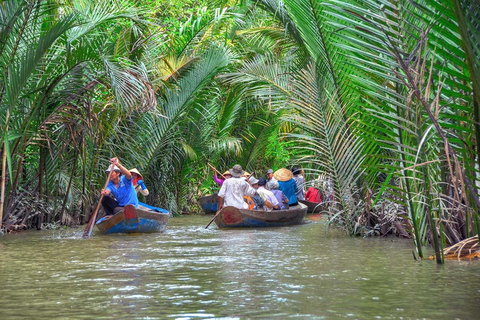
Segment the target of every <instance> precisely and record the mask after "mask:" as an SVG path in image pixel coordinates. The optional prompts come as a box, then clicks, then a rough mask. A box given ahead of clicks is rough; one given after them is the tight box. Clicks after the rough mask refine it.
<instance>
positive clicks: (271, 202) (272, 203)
mask: <svg viewBox="0 0 480 320" xmlns="http://www.w3.org/2000/svg"><path fill="white" fill-rule="evenodd" d="M266 184H267V180H266V179H265V178H263V177H262V178H260V179H258V188H257V193H258V194H259V195H260V197H262V199H263V201H264V202H265V208H266V210H267V211H270V210H278V209H279V203H278V200H277V198H276V197H275V195H274V194H273V193H272V192H271V191H270V190H267V189H266V188H265V186H266Z"/></svg>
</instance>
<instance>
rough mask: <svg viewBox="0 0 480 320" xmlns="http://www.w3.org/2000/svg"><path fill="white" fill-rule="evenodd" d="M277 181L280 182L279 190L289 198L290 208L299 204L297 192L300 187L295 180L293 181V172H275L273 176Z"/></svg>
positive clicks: (283, 169)
mask: <svg viewBox="0 0 480 320" xmlns="http://www.w3.org/2000/svg"><path fill="white" fill-rule="evenodd" d="M273 176H274V177H275V179H277V181H278V189H279V190H281V191H282V192H283V193H284V194H285V195H286V196H287V198H288V204H289V205H290V206H295V205H297V204H298V199H297V192H298V187H297V183H296V182H295V180H293V173H292V171H290V170H288V169H286V168H281V169H278V170H277V171H275V173H274V174H273Z"/></svg>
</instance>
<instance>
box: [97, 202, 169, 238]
mask: <svg viewBox="0 0 480 320" xmlns="http://www.w3.org/2000/svg"><path fill="white" fill-rule="evenodd" d="M168 216H169V214H168V213H162V212H155V211H151V210H146V209H140V208H135V207H134V206H125V209H124V210H122V211H120V212H118V213H117V214H115V215H113V216H111V217H110V218H109V219H105V217H104V218H102V219H100V220H98V221H97V223H96V226H97V228H98V230H100V232H101V233H103V234H110V233H157V232H164V231H165V229H166V228H167V222H168Z"/></svg>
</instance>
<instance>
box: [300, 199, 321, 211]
mask: <svg viewBox="0 0 480 320" xmlns="http://www.w3.org/2000/svg"><path fill="white" fill-rule="evenodd" d="M298 202H300V203H303V204H304V205H306V206H307V208H308V210H307V212H308V213H320V212H322V211H324V210H325V209H326V204H325V203H323V202H311V201H307V200H298Z"/></svg>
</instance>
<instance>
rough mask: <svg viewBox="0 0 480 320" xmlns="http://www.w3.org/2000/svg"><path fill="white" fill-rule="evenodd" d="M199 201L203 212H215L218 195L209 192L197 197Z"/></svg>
mask: <svg viewBox="0 0 480 320" xmlns="http://www.w3.org/2000/svg"><path fill="white" fill-rule="evenodd" d="M198 200H199V202H200V206H201V207H202V210H203V212H205V214H212V213H217V210H218V195H217V194H216V193H215V194H211V195H209V196H205V197H201V198H200V199H198Z"/></svg>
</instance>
